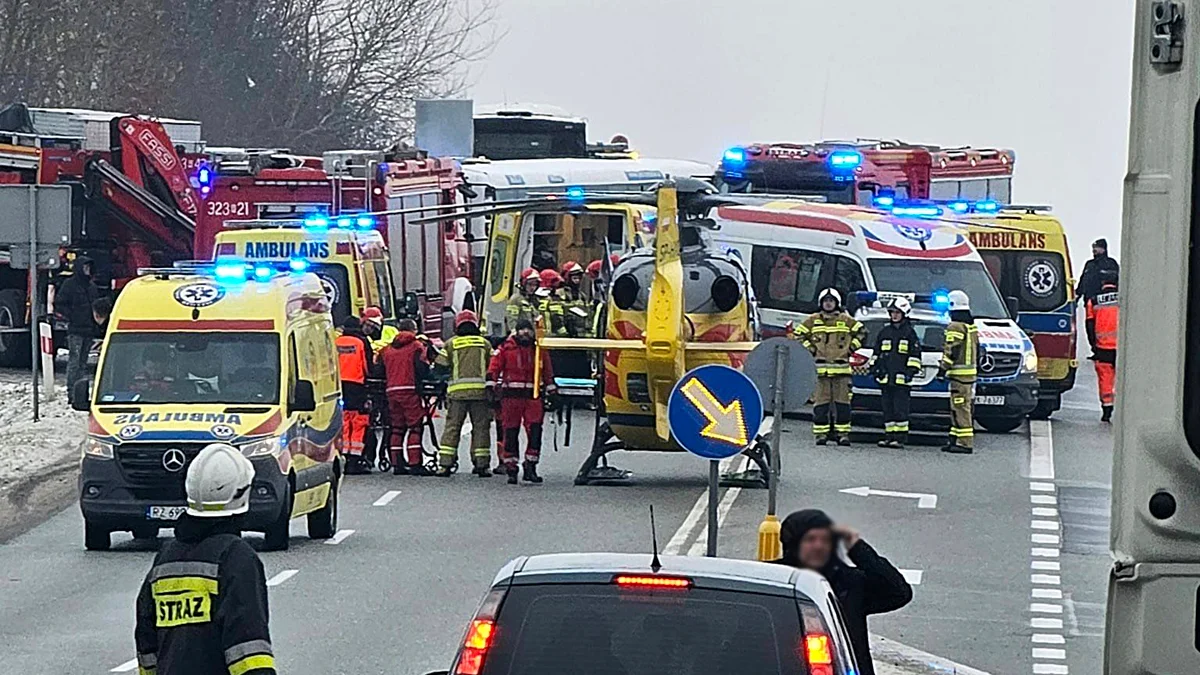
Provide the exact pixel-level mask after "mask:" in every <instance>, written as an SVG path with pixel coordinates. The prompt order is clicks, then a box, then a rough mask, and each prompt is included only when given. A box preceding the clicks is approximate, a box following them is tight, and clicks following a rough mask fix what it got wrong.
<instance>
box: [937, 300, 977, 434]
mask: <svg viewBox="0 0 1200 675" xmlns="http://www.w3.org/2000/svg"><path fill="white" fill-rule="evenodd" d="M956 292H961V291H951V293H950V295H951V296H953V295H954V293H956ZM963 295H964V296H965V295H966V294H965V293H964V294H963ZM953 301H954V300H953V297H951V303H952V305H953ZM955 311H960V310H955ZM978 354H979V334H978V329H977V328H976V327H975V324H974V323H971V324H967V323H964V322H962V321H951V322H950V324H949V325H947V326H946V338H945V343H944V345H943V347H942V360H941V363H940V366H939V371H940V372H941V373H944V374H945V376H946V378H947V379H949V381H950V443H949V444H948V445H947V446H946V447H945V448H943V450H946V451H948V452H971V448H972V447H973V446H974V442H975V418H974V404H975V378H976V363H977V362H978V358H979V357H978Z"/></svg>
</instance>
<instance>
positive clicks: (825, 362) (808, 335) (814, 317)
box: [792, 311, 867, 377]
mask: <svg viewBox="0 0 1200 675" xmlns="http://www.w3.org/2000/svg"><path fill="white" fill-rule="evenodd" d="M792 337H794V338H795V339H797V340H799V341H800V343H801V344H803V345H804V346H805V347H806V348H807V349H808V351H810V352H812V355H813V360H814V361H816V364H817V376H818V377H839V376H843V375H845V376H849V375H851V374H852V371H851V369H850V355H851V354H853V353H854V351H855V350H857V349H859V348H860V347H862V343H863V340H865V339H866V337H867V329H866V327H865V326H863V324H862V322H861V321H858V320H857V319H855V318H854V317H852V316H850V315H849V314H847V313H845V312H842V311H838V312H831V313H827V312H817V313H816V314H810V315H809V317H808V318H807V319H805V320H804V322H803V323H801V324H799V325H797V326H796V327H795V328H793V329H792Z"/></svg>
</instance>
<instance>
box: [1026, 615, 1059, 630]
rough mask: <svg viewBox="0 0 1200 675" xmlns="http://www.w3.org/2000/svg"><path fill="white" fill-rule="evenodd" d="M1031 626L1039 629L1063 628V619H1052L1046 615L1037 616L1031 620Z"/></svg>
mask: <svg viewBox="0 0 1200 675" xmlns="http://www.w3.org/2000/svg"><path fill="white" fill-rule="evenodd" d="M1029 627H1030V628H1037V629H1038V630H1062V627H1063V621H1062V619H1051V618H1047V617H1044V616H1035V617H1033V618H1032V619H1030V620H1029Z"/></svg>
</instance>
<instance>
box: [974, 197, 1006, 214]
mask: <svg viewBox="0 0 1200 675" xmlns="http://www.w3.org/2000/svg"><path fill="white" fill-rule="evenodd" d="M999 210H1000V204H998V203H997V202H996V200H994V199H985V200H983V201H981V202H975V211H976V212H977V213H995V212H997V211H999Z"/></svg>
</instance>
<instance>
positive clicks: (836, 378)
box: [792, 288, 867, 445]
mask: <svg viewBox="0 0 1200 675" xmlns="http://www.w3.org/2000/svg"><path fill="white" fill-rule="evenodd" d="M817 303H818V305H819V307H820V311H818V312H815V313H813V314H810V315H809V317H808V318H807V319H805V320H804V323H801V324H800V325H798V326H796V327H795V328H793V329H792V337H793V338H795V339H797V340H799V341H800V343H801V344H803V345H804V346H805V347H806V348H808V351H810V352H812V355H813V360H815V361H816V364H817V391H816V393H815V394H814V395H813V423H812V428H813V435H815V436H816V440H817V445H825V444H826V443H828V442H829V441H832V440H836V442H837V444H838V445H850V379H851V376H852V374H853V372H852V371H851V369H850V355H851V354H853V353H854V352H855V350H857V349H859V348H861V347H862V343H863V340H865V339H866V337H867V330H866V328H865V327H864V326H863V324H862V322H861V321H858V320H856V319H855V318H854V317H852V316H850V315H849V314H847V313H846V310H844V309H842V294H841V293H838V291H837V289H836V288H826V289H825V290H823V291H821V294H820V295H819V296H818V297H817Z"/></svg>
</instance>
